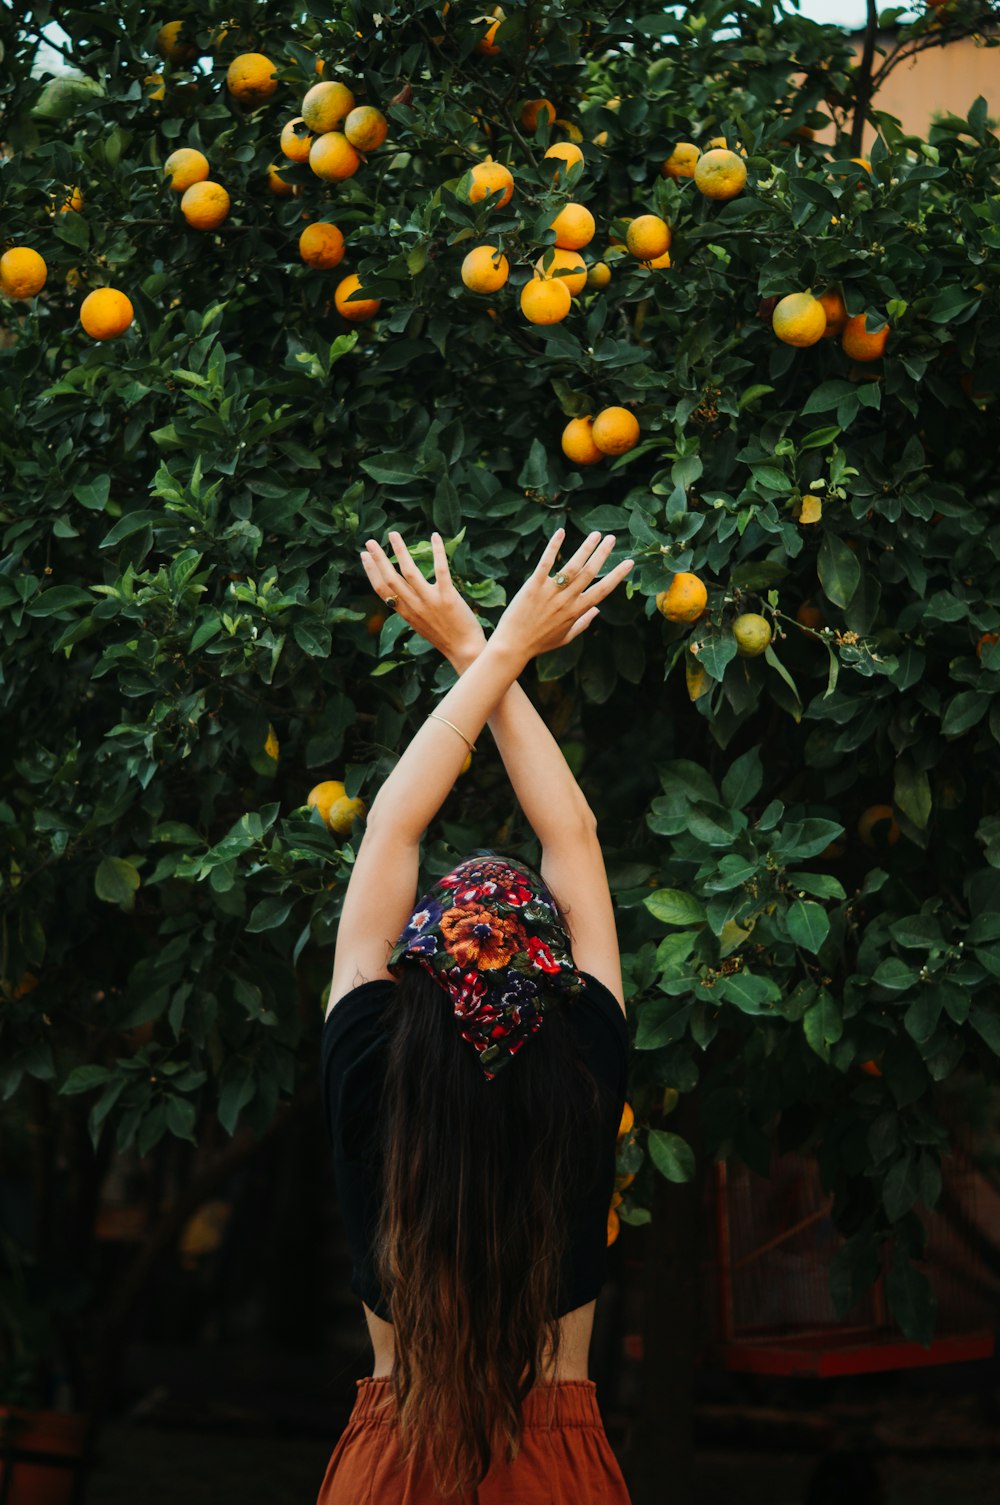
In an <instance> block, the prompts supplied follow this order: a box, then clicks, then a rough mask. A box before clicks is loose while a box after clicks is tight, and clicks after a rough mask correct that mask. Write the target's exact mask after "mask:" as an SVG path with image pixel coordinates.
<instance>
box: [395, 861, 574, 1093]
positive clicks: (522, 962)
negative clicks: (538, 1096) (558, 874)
mask: <svg viewBox="0 0 1000 1505" xmlns="http://www.w3.org/2000/svg"><path fill="white" fill-rule="evenodd" d="M407 961H415V962H419V964H420V965H421V966H422V967H423V968H424V969H425V970H426V971H427V972H429V973H430V975H431V976H432V977H433V978H434V980H435V982H437V983H439V984H440V985H441V987H442V988H444V989H445V991H446V992H447V993H449V994H450V996H451V1000H452V1004H453V1006H454V1015H455V1022H456V1024H458V1026H459V1032H460V1034H461V1036H462V1039H463V1040H467V1041H468V1042H469V1044H470V1045H472V1046H474V1047H475V1049H476V1051H477V1052H478V1056H479V1064H480V1066H481V1067H482V1068H483V1071H484V1073H485V1075H486V1080H487V1081H493V1079H494V1077H495V1076H496V1073H497V1072H498V1071H499V1070H500V1068H501V1067H503V1066H506V1065H507V1063H508V1062H509V1061H510V1059H511V1057H512V1056H515V1055H516V1054H517V1052H518V1051H519V1050H520V1049H521V1047H522V1045H523V1044H524V1042H525V1040H527V1039H528V1038H529V1036H531V1035H533V1034H534V1033H535V1031H536V1030H538V1029H539V1028H540V1027H541V1024H542V1017H543V1015H544V1013H545V1009H546V1007H547V1005H548V1003H549V1002H550V1001H551V1000H552V998H553V997H554V996H556V995H560V994H562V995H567V994H573V993H578V992H579V991H580V989H581V988H582V986H583V978H582V977H581V976H580V973H579V972H578V971H577V970H576V968H575V967H574V965H573V957H572V953H571V951H570V942H569V937H568V936H567V934H566V932H565V930H564V929H563V926H562V922H561V921H560V919H559V911H558V910H557V908H556V905H555V901H554V900H553V898H552V895H551V894H550V893H549V891H548V889H547V888H546V887H545V884H544V883H543V882H542V881H541V879H540V878H539V877H537V875H536V874H534V873H533V872H532V871H531V869H530V868H528V867H525V866H524V864H523V863H521V862H516V861H514V860H513V859H511V858H505V857H494V856H487V857H472V858H470V859H469V860H468V861H467V862H461V863H459V865H458V867H456V868H454V869H453V870H452V871H451V872H450V873H447V874H446V875H445V876H444V877H443V878H441V879H439V880H438V882H437V883H436V884H435V885H434V887H433V888H432V889H431V890H430V891H429V892H428V893H426V894H424V896H423V898H422V899H421V900H420V901H419V903H418V904H417V907H416V908H415V909H414V911H413V913H412V914H411V916H410V918H409V920H407V922H406V927H405V929H404V930H403V933H402V935H401V936H400V937H399V940H398V941H397V942H396V944H395V946H394V947H393V949H392V953H391V954H390V957H389V970H390V972H393V973H394V974H395V975H396V976H397V977H398V976H399V974H400V972H401V970H402V967H403V965H404V963H405V962H407Z"/></svg>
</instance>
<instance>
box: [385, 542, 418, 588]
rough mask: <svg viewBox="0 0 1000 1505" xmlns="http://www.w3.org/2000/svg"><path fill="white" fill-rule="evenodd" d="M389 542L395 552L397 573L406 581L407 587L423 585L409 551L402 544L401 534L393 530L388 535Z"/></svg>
mask: <svg viewBox="0 0 1000 1505" xmlns="http://www.w3.org/2000/svg"><path fill="white" fill-rule="evenodd" d="M389 542H390V543H391V544H392V547H393V549H394V550H395V553H396V563H397V564H398V565H399V573H400V574H401V575H402V577H403V579H404V580H405V581H407V583H408V584H409V585H423V584H424V583H425V581H424V577H423V575H422V574H421V573H420V571H419V570H418V569H417V566H416V565H415V564H414V563H413V559H412V556H411V554H410V551H409V549H408V548H407V547H406V544H405V543H404V542H403V535H402V533H397V532H396V531H395V529H393V531H392V532H390V534H389Z"/></svg>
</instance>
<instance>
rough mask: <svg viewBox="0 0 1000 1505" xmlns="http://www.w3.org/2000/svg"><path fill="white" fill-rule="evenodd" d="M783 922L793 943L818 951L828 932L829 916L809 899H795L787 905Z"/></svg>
mask: <svg viewBox="0 0 1000 1505" xmlns="http://www.w3.org/2000/svg"><path fill="white" fill-rule="evenodd" d="M785 924H786V925H787V926H788V933H789V935H790V936H791V938H792V940H793V941H794V942H795V944H796V945H797V946H803V947H805V949H806V950H807V951H812V952H816V951H818V950H819V948H820V947H821V946H822V944H823V942H824V941H825V940H826V938H827V936H828V935H829V933H830V916H829V915H828V914H827V912H826V910H825V909H824V908H823V907H822V905H821V904H814V903H813V902H812V901H811V900H809V899H796V900H795V902H794V903H793V904H791V905H789V909H788V913H787V915H786V916H785Z"/></svg>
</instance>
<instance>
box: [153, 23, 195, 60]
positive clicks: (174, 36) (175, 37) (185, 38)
mask: <svg viewBox="0 0 1000 1505" xmlns="http://www.w3.org/2000/svg"><path fill="white" fill-rule="evenodd" d="M156 50H157V52H158V53H159V54H160V56H161V57H162V58H166V60H167V62H168V63H173V65H174V67H175V68H182V67H183V66H184V64H185V63H193V62H194V61H195V59H196V58H197V57H198V56H199V55H200V52H201V49H200V48H199V47H198V44H197V43H196V42H193V41H191V40H190V39H189V35H188V22H187V21H168V22H167V23H166V25H165V26H161V27H160V29H159V31H158V32H157V33H156Z"/></svg>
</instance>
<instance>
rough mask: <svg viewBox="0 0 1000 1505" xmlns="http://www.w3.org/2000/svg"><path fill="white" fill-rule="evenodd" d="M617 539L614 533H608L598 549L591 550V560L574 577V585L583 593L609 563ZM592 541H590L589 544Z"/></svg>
mask: <svg viewBox="0 0 1000 1505" xmlns="http://www.w3.org/2000/svg"><path fill="white" fill-rule="evenodd" d="M598 537H600V535H598ZM617 541H618V540H617V539H616V538H615V535H614V534H613V533H607V534H605V536H604V537H603V538H602V539H601V541H600V543H599V544H598V545H597V546H596V548H593V549H591V552H590V556H589V558H588V559H587V560H586V561H585V562H584V563H583V564H582V565H581V566H580V568H579V569H578V570H577V572H576V574H575V575H574V576H573V581H572V583H573V584H574V585H576V586H578V588H579V589H580V591H581V592H582V591H583V590H585V589H586V587H587V586H588V585H589V584H590V583H591V581H592V580H594V579H595V577H596V576H597V575H599V574H600V572H601V570H602V568H603V567H604V565H605V564H606V563H607V560H608V556H609V554H610V553H611V552H612V550H613V549H614V546H615V544H616V543H617ZM589 542H590V540H589V539H588V544H589Z"/></svg>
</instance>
